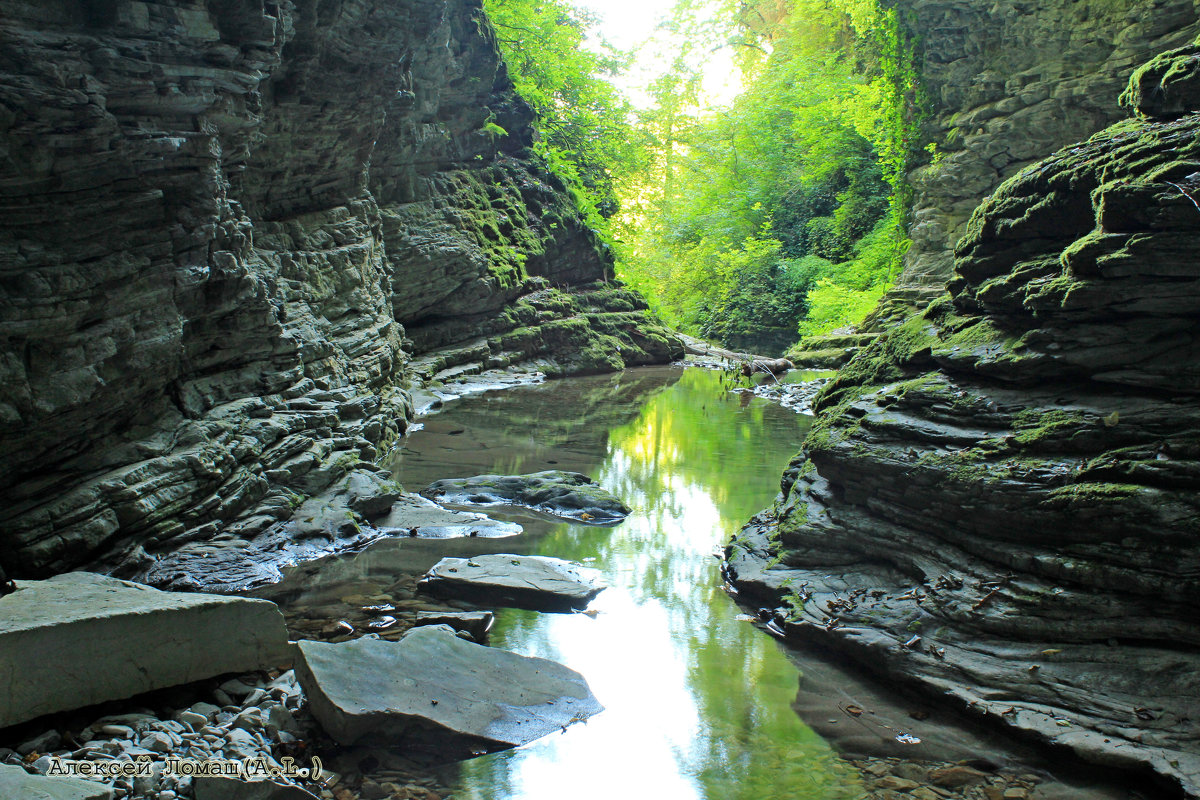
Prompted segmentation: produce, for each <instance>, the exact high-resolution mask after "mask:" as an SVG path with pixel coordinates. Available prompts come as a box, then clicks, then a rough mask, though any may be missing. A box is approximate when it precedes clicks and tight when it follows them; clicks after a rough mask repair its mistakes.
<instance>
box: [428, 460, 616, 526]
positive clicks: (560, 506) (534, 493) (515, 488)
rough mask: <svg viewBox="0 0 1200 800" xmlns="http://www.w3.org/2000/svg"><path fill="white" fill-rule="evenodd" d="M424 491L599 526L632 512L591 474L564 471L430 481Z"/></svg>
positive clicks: (446, 500)
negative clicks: (514, 506) (515, 507)
mask: <svg viewBox="0 0 1200 800" xmlns="http://www.w3.org/2000/svg"><path fill="white" fill-rule="evenodd" d="M421 494H422V495H424V496H425V497H429V498H432V499H434V500H437V501H438V502H441V503H456V504H459V505H483V506H491V505H517V506H525V507H527V508H532V509H534V510H535V511H541V512H543V513H546V514H552V515H554V516H556V517H566V518H568V519H573V520H578V521H580V522H590V523H592V524H596V525H604V524H611V523H615V522H620V521H621V520H623V519H625V517H627V516H628V515H629V511H630V509H629V506H627V505H625V504H624V503H623V502H621V500H620V499H618V498H617V497H616V496H615V495H613V494H612V492H610V491H608V490H607V489H605V488H603V487H602V486H600V485H599V484H598V483H596V482H595V481H593V480H592V479H591V478H589V477H588V476H587V475H582V474H580V473H578V472H564V471H561V470H546V471H545V472H534V473H531V474H529V475H476V476H475V477H473V478H447V479H445V480H440V481H434V482H433V483H431V484H429V486H427V487H425V488H424V489H422V490H421Z"/></svg>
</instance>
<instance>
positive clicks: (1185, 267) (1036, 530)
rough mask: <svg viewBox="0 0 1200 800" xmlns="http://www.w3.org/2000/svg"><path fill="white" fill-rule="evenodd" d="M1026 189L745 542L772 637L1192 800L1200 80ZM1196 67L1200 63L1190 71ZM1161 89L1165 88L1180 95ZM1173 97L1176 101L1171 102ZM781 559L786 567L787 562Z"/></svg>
mask: <svg viewBox="0 0 1200 800" xmlns="http://www.w3.org/2000/svg"><path fill="white" fill-rule="evenodd" d="M1195 54H1196V49H1195V47H1194V46H1193V47H1189V48H1184V49H1183V50H1180V51H1176V52H1173V53H1170V54H1168V55H1167V56H1164V57H1162V58H1160V59H1156V61H1155V62H1153V63H1152V64H1151V65H1149V66H1148V67H1147V69H1145V70H1139V71H1138V72H1137V73H1136V74H1135V76H1134V78H1133V80H1132V81H1131V85H1130V88H1129V90H1128V92H1127V93H1126V95H1125V99H1126V102H1127V103H1129V104H1130V105H1131V106H1133V107H1135V108H1137V109H1141V110H1142V111H1143V112H1147V113H1148V114H1152V115H1153V116H1152V117H1151V116H1147V115H1146V114H1143V115H1142V116H1140V117H1139V118H1138V119H1133V120H1128V121H1125V122H1121V123H1118V124H1116V125H1114V126H1112V127H1110V128H1108V129H1107V130H1105V131H1103V132H1101V133H1099V134H1097V135H1096V136H1094V137H1092V138H1091V139H1090V140H1088V141H1086V142H1083V143H1081V144H1079V145H1076V146H1074V147H1069V148H1067V149H1064V150H1061V151H1059V152H1058V153H1056V154H1054V155H1053V156H1051V157H1050V158H1048V159H1046V160H1044V161H1042V162H1040V163H1038V164H1035V165H1033V166H1031V167H1029V168H1027V169H1025V170H1023V171H1022V172H1021V173H1020V174H1018V175H1017V176H1016V177H1014V178H1013V179H1011V180H1009V181H1007V182H1006V183H1005V184H1004V185H1003V186H1001V188H1000V189H999V190H998V191H997V192H996V193H995V194H994V195H993V196H992V197H990V198H989V199H987V200H986V201H985V202H984V203H983V204H982V205H981V206H980V207H979V209H978V210H977V211H976V212H975V215H974V216H973V217H972V219H971V223H970V225H969V227H968V229H967V234H966V236H964V237H963V239H962V240H961V241H960V242H959V245H958V248H957V251H956V261H955V276H954V279H953V280H952V281H951V282H950V285H949V294H948V295H945V296H943V297H942V298H941V299H939V300H937V301H935V302H934V303H933V304H931V305H930V306H929V307H928V308H927V309H926V310H925V311H924V312H922V313H919V314H917V315H914V316H912V317H911V318H909V319H908V320H907V321H906V322H905V323H904V324H903V325H901V326H899V327H897V328H896V329H894V330H892V331H890V332H889V333H887V334H885V335H884V336H882V337H881V338H880V339H879V340H878V341H876V342H875V343H874V344H872V345H870V346H869V347H867V348H866V349H865V350H864V351H863V352H862V353H860V354H859V355H858V356H857V357H856V358H855V359H854V360H853V361H851V362H850V363H849V364H848V365H847V366H846V367H845V368H844V369H843V370H842V372H841V373H840V375H839V376H838V378H837V379H836V380H835V381H834V382H832V383H831V384H830V385H829V386H828V387H827V388H826V389H825V390H824V391H823V393H822V395H821V396H820V398H819V399H818V401H817V408H818V417H817V419H816V422H815V424H814V426H813V428H812V431H811V433H810V435H809V437H808V439H807V440H806V442H805V447H804V451H803V452H802V453H801V454H800V455H799V456H798V457H797V458H796V459H795V460H794V461H793V463H792V464H791V466H790V468H789V470H788V471H787V473H786V474H785V475H784V478H783V483H782V490H783V494H782V495H781V497H780V499H779V501H778V503H777V505H776V506H775V508H774V509H773V510H771V511H769V512H765V513H764V514H762V515H760V516H759V517H758V518H756V519H755V520H754V521H753V522H752V523H751V524H750V525H749V526H748V527H747V528H746V529H745V530H744V531H743V533H742V534H741V535H740V536H739V538H738V539H737V540H735V541H734V543H733V544H732V545H731V546H730V548H729V550H728V558H729V568H730V572H731V574H732V575H733V576H734V578H735V580H736V582H737V584H738V585H739V587H740V588H741V589H742V590H743V591H745V592H746V593H748V594H753V595H756V596H758V597H761V598H764V599H769V600H778V599H780V598H781V597H785V596H786V597H788V598H789V602H788V603H787V606H786V607H785V608H784V609H783V610H781V611H780V613H779V617H778V623H779V624H780V625H781V627H783V629H784V630H785V631H787V632H788V633H789V634H791V635H795V636H799V637H813V638H816V639H819V640H822V641H825V642H829V643H831V644H833V645H835V646H837V647H841V648H844V649H846V650H847V651H849V652H851V653H854V654H855V655H857V656H859V657H862V658H863V659H864V660H865V661H866V663H868V664H870V665H872V666H874V667H876V668H878V669H880V670H882V671H885V672H886V673H888V674H891V675H894V676H903V677H906V678H909V679H913V680H915V681H917V682H918V683H919V684H920V685H921V686H923V687H924V688H925V689H927V690H930V691H932V692H935V693H938V694H942V695H945V696H947V697H948V698H951V699H952V700H953V701H955V702H957V703H958V704H960V705H962V706H965V707H967V708H969V709H971V710H972V711H974V712H976V713H978V714H980V715H983V716H985V717H986V718H988V719H991V720H993V721H995V722H997V723H1000V724H1004V725H1007V726H1011V727H1013V728H1015V729H1018V730H1021V731H1024V732H1027V733H1030V734H1032V735H1034V736H1036V737H1038V738H1041V739H1043V740H1045V741H1048V742H1052V743H1054V744H1057V745H1062V746H1064V747H1067V748H1070V749H1071V750H1074V751H1075V752H1076V753H1078V754H1080V755H1082V756H1083V757H1085V758H1087V759H1090V760H1093V761H1097V762H1100V763H1105V764H1110V765H1116V766H1122V767H1139V768H1149V769H1152V770H1153V771H1155V772H1157V773H1158V774H1159V775H1160V776H1164V777H1165V778H1168V779H1169V780H1170V781H1171V782H1173V783H1175V784H1177V785H1179V786H1182V787H1183V788H1184V789H1185V791H1187V792H1189V793H1191V794H1196V793H1200V623H1198V619H1200V618H1198V617H1197V614H1196V608H1197V605H1198V604H1200V339H1198V338H1197V331H1198V326H1197V322H1198V321H1200V260H1198V259H1197V258H1196V254H1197V252H1200V114H1197V113H1196V112H1197V111H1200V104H1196V103H1195V102H1190V103H1186V104H1185V107H1183V108H1180V105H1181V104H1184V100H1183V98H1189V97H1191V98H1194V97H1196V96H1197V94H1196V92H1197V88H1198V87H1200V79H1198V78H1197V73H1196V71H1195V69H1194V65H1195V60H1196V55H1195ZM1189 69H1190V72H1189V71H1188V70H1189ZM1164 87H1165V90H1164ZM1163 98H1165V101H1163ZM771 559H775V560H771Z"/></svg>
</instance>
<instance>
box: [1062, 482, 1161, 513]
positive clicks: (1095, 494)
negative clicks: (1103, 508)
mask: <svg viewBox="0 0 1200 800" xmlns="http://www.w3.org/2000/svg"><path fill="white" fill-rule="evenodd" d="M1146 491H1147V489H1146V487H1145V486H1138V485H1137V484H1131V483H1073V484H1071V485H1069V486H1061V487H1059V488H1057V489H1055V490H1054V491H1053V492H1051V493H1050V501H1051V502H1063V503H1067V504H1070V505H1085V506H1092V507H1094V506H1096V505H1099V504H1108V503H1124V502H1126V501H1128V500H1131V499H1133V498H1136V497H1140V496H1142V495H1144V494H1145V493H1146Z"/></svg>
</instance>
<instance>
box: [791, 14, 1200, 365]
mask: <svg viewBox="0 0 1200 800" xmlns="http://www.w3.org/2000/svg"><path fill="white" fill-rule="evenodd" d="M891 5H894V7H895V9H896V11H897V13H898V14H899V17H900V20H901V22H902V24H903V25H904V26H905V27H906V28H907V30H908V32H909V35H910V36H911V37H912V40H913V42H914V44H915V48H916V52H915V53H914V56H915V61H916V66H917V69H918V70H919V72H920V83H921V86H922V87H923V89H924V97H923V98H922V99H921V100H919V101H918V105H920V106H921V110H920V113H922V114H924V115H927V116H926V118H925V119H924V120H923V122H922V123H921V126H920V140H921V144H922V145H926V146H929V147H930V148H931V150H930V154H929V155H928V156H926V155H925V154H924V153H921V154H920V155H921V158H920V159H917V160H918V165H917V166H916V167H915V168H913V169H912V170H910V172H909V174H908V180H909V183H910V185H911V188H912V192H913V201H912V206H911V209H910V212H909V213H910V223H909V226H908V234H909V237H910V238H911V240H912V244H911V246H910V247H909V249H908V252H907V253H906V255H905V264H904V270H903V272H902V273H901V274H900V276H899V277H898V278H897V280H896V285H895V286H894V287H893V288H892V289H891V290H890V291H889V292H888V293H887V294H886V295H884V298H883V300H882V301H881V302H880V304H879V305H878V306H877V307H876V309H875V310H874V311H873V312H872V313H871V314H870V315H869V316H868V317H867V318H866V319H865V320H864V321H863V323H862V324H860V325H859V326H858V332H855V333H837V334H831V335H823V336H811V337H806V338H805V339H804V340H803V341H802V342H801V343H800V344H799V345H798V346H797V347H796V348H795V349H794V351H793V352H792V353H791V354H790V356H792V357H794V359H795V360H796V361H797V362H798V363H801V362H802V363H805V364H808V365H812V366H817V367H829V368H836V367H839V366H841V365H842V364H845V363H846V361H848V360H849V359H850V358H851V357H852V356H853V355H854V354H855V353H856V352H857V351H858V349H859V348H861V347H863V346H865V345H866V344H868V343H870V342H871V341H872V340H873V339H874V337H875V336H876V335H877V334H879V333H881V332H883V331H885V330H887V329H888V328H889V327H891V326H892V325H894V324H896V323H897V322H899V321H900V320H902V319H903V317H904V316H905V315H907V314H909V313H911V312H912V311H913V310H914V309H916V308H919V307H921V306H923V305H925V304H926V303H928V302H929V301H930V300H932V299H933V298H934V297H936V296H937V295H938V294H940V293H941V291H942V289H943V287H944V286H945V283H946V281H947V280H949V279H950V277H951V275H952V273H953V268H954V245H955V243H956V242H957V241H958V240H959V238H960V237H961V236H962V235H963V234H964V233H965V231H966V226H967V221H968V219H970V217H971V212H972V211H974V209H975V207H976V206H977V205H978V204H979V201H980V200H981V199H983V198H984V197H985V196H986V195H987V194H988V193H990V192H991V191H993V190H994V189H995V188H996V187H997V186H999V185H1000V183H1001V182H1002V181H1003V180H1005V179H1006V178H1009V177H1011V176H1012V175H1014V174H1016V173H1017V172H1018V171H1020V170H1021V169H1023V168H1024V167H1026V166H1028V165H1029V164H1031V163H1033V162H1034V161H1036V160H1038V159H1041V158H1044V157H1046V156H1047V155H1049V154H1050V153H1052V152H1054V151H1055V150H1057V149H1058V148H1060V147H1063V146H1065V145H1067V144H1070V143H1071V142H1076V141H1079V140H1081V139H1085V138H1087V137H1088V136H1091V135H1092V134H1094V133H1095V132H1097V131H1099V130H1101V129H1103V128H1104V127H1106V126H1108V125H1111V124H1112V123H1114V122H1117V121H1118V120H1120V119H1121V118H1122V117H1123V116H1124V112H1122V111H1121V109H1120V107H1119V106H1118V104H1117V95H1118V94H1120V92H1121V90H1122V88H1123V87H1124V86H1125V82H1126V81H1127V80H1128V79H1129V73H1130V71H1131V70H1132V69H1133V68H1134V67H1136V66H1138V65H1139V64H1141V63H1143V62H1145V61H1146V60H1147V59H1148V58H1151V57H1152V56H1154V55H1155V54H1157V53H1161V52H1163V51H1164V50H1167V49H1170V48H1174V47H1178V46H1180V45H1183V44H1184V43H1186V42H1187V41H1188V40H1189V39H1190V38H1191V37H1192V36H1194V35H1195V26H1196V24H1197V23H1198V22H1200V4H1198V3H1197V2H1196V0H1088V1H1087V2H1079V0H1046V2H1040V3H1036V4H1031V3H1026V2H1020V0H998V2H991V3H968V2H962V0H895V1H894V2H893V3H892V4H891Z"/></svg>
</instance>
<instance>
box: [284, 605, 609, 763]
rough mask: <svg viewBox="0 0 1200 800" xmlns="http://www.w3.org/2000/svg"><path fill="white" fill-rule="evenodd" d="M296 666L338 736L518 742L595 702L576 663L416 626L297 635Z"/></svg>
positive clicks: (427, 742)
mask: <svg viewBox="0 0 1200 800" xmlns="http://www.w3.org/2000/svg"><path fill="white" fill-rule="evenodd" d="M299 649H300V654H301V655H300V661H299V663H298V666H297V675H298V677H299V680H300V683H301V685H302V686H303V687H304V688H305V692H306V694H307V695H308V698H309V703H310V707H311V709H312V713H313V715H314V716H315V717H316V718H317V719H318V720H319V721H320V722H321V725H322V726H323V728H324V729H325V730H326V731H327V732H328V733H329V734H330V735H331V736H333V738H334V739H335V740H337V741H338V742H340V743H342V744H345V745H352V744H356V743H359V742H362V741H365V740H367V739H374V740H376V741H379V742H386V743H388V745H389V746H392V747H402V748H404V749H407V750H413V749H417V750H422V749H424V750H433V751H435V752H436V753H438V754H439V755H446V756H448V755H450V754H453V753H459V754H478V753H482V752H489V751H492V750H499V749H505V748H508V747H515V746H518V745H521V744H525V743H526V742H530V741H533V740H534V739H537V738H540V737H542V736H544V735H546V734H548V733H551V732H554V731H558V730H560V729H562V728H565V727H566V726H567V725H570V724H573V723H574V722H578V721H581V720H584V719H586V718H588V717H590V716H592V715H593V714H596V713H598V712H599V711H600V710H601V706H600V704H599V702H598V701H597V700H596V698H595V697H594V696H593V695H592V693H591V690H590V689H588V687H587V683H586V681H585V680H584V679H583V677H582V676H580V675H579V674H578V673H577V672H574V671H572V670H570V669H567V668H566V667H563V666H562V665H560V664H556V663H554V662H552V661H546V660H545V659H539V658H530V657H527V656H520V655H517V654H516V653H510V652H508V651H505V650H498V649H495V648H489V647H484V646H481V645H477V644H472V643H470V642H466V641H464V640H463V639H461V638H460V637H459V636H457V635H456V634H455V633H454V631H453V630H451V629H449V628H448V627H420V628H416V629H414V630H413V631H411V632H410V633H409V634H407V635H406V636H405V637H403V638H402V639H401V640H400V641H399V642H385V641H382V640H379V639H372V638H364V639H358V640H356V641H354V642H347V643H344V644H326V643H322V642H301V643H300V645H299Z"/></svg>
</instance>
